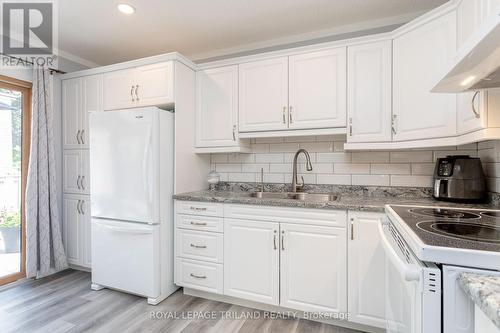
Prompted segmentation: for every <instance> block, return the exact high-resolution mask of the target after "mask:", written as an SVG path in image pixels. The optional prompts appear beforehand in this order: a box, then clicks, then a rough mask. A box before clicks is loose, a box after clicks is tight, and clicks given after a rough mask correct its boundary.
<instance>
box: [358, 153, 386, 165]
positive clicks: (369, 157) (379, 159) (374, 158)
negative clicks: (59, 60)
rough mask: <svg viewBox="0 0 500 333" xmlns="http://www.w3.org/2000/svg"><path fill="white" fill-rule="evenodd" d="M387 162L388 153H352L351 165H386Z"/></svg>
mask: <svg viewBox="0 0 500 333" xmlns="http://www.w3.org/2000/svg"><path fill="white" fill-rule="evenodd" d="M386 162H389V152H386V151H357V152H353V153H352V163H386Z"/></svg>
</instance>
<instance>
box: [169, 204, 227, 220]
mask: <svg viewBox="0 0 500 333" xmlns="http://www.w3.org/2000/svg"><path fill="white" fill-rule="evenodd" d="M176 213H177V214H191V215H203V216H220V217H222V216H223V213H224V208H223V206H222V204H214V203H205V202H194V201H177V202H176Z"/></svg>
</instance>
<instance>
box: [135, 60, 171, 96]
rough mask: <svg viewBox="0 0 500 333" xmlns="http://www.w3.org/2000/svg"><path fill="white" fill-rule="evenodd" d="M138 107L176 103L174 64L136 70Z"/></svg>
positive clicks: (142, 67) (148, 66)
mask: <svg viewBox="0 0 500 333" xmlns="http://www.w3.org/2000/svg"><path fill="white" fill-rule="evenodd" d="M135 75H136V80H135V83H134V84H135V85H136V87H135V89H136V90H135V92H134V94H135V95H136V104H137V106H150V105H157V106H163V105H167V104H170V103H173V102H174V68H173V62H172V61H168V62H162V63H158V64H152V65H147V66H141V67H138V68H137V69H136V73H135Z"/></svg>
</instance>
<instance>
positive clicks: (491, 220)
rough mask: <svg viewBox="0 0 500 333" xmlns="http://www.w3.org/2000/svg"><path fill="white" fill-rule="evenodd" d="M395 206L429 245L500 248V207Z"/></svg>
mask: <svg viewBox="0 0 500 333" xmlns="http://www.w3.org/2000/svg"><path fill="white" fill-rule="evenodd" d="M391 208H392V209H393V210H394V211H395V212H396V213H397V215H398V216H399V217H400V219H401V220H403V222H404V223H405V224H406V225H408V226H409V227H410V229H411V230H412V231H413V232H414V233H415V234H416V235H417V236H418V238H419V239H420V240H421V241H422V242H423V243H425V244H427V245H432V246H441V247H454V248H464V249H474V250H484V251H494V252H500V210H499V211H496V210H476V209H474V210H472V209H471V210H469V209H455V208H437V207H436V208H434V207H412V206H391Z"/></svg>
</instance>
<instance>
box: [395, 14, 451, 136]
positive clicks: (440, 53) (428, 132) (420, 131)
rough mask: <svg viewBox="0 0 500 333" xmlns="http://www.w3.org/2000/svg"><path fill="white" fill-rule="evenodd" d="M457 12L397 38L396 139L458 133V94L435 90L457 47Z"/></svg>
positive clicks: (443, 15) (426, 23)
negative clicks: (432, 91) (442, 92)
mask: <svg viewBox="0 0 500 333" xmlns="http://www.w3.org/2000/svg"><path fill="white" fill-rule="evenodd" d="M456 26H457V24H456V13H455V11H451V12H447V13H445V14H442V15H441V16H439V17H437V18H435V19H433V20H430V21H428V22H425V23H424V24H421V25H419V26H416V27H413V29H410V30H409V31H403V32H402V33H401V34H400V35H398V36H396V37H395V39H394V41H393V71H394V72H393V87H394V88H393V89H394V90H393V94H394V95H393V122H394V124H393V128H394V135H393V140H394V141H406V140H418V139H428V138H435V137H447V136H454V135H455V134H456V105H457V101H456V95H454V94H436V93H431V92H430V91H431V89H432V88H433V86H434V84H435V83H436V81H437V79H439V78H438V77H437V76H436V75H440V74H439V73H441V71H442V69H443V68H445V67H446V65H447V64H448V62H449V61H450V60H451V59H452V57H453V55H454V54H455V51H456V35H457V31H456Z"/></svg>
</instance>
